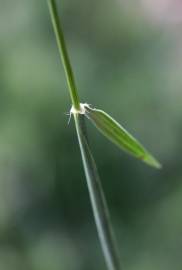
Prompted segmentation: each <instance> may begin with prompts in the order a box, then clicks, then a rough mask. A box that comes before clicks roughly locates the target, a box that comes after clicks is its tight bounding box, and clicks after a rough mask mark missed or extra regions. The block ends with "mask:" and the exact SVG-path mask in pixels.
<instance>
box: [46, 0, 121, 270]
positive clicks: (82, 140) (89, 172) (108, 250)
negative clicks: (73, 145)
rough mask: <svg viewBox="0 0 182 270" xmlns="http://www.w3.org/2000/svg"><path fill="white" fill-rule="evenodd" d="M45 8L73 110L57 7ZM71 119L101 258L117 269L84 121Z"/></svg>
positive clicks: (74, 102) (77, 116)
mask: <svg viewBox="0 0 182 270" xmlns="http://www.w3.org/2000/svg"><path fill="white" fill-rule="evenodd" d="M48 5H49V10H50V14H51V19H52V24H53V28H54V32H55V35H56V39H57V44H58V48H59V52H60V55H61V59H62V62H63V66H64V70H65V73H66V78H67V83H68V88H69V92H70V96H71V101H72V105H73V106H74V108H75V109H76V110H79V109H80V101H79V97H78V93H77V89H76V85H75V80H74V76H73V71H72V68H71V64H70V61H69V57H68V53H67V49H66V45H65V40H64V35H63V31H62V28H61V24H60V20H59V16H58V11H57V6H56V2H55V0H48ZM74 121H75V126H76V131H77V136H78V141H79V146H80V151H81V156H82V161H83V166H84V171H85V176H86V180H87V186H88V190H89V195H90V200H91V204H92V209H93V214H94V218H95V223H96V226H97V231H98V236H99V240H100V243H101V247H102V250H103V254H104V257H105V261H106V264H107V267H108V270H119V269H120V266H119V265H120V263H119V257H118V255H117V250H116V248H115V244H114V240H113V233H112V228H111V224H110V220H109V213H108V208H107V205H106V200H105V197H104V193H103V189H102V185H101V182H100V179H99V175H98V172H97V168H96V164H95V161H94V158H93V156H92V153H91V150H90V147H89V144H88V138H87V134H86V128H85V125H84V124H85V123H84V116H83V115H80V114H77V113H75V114H74Z"/></svg>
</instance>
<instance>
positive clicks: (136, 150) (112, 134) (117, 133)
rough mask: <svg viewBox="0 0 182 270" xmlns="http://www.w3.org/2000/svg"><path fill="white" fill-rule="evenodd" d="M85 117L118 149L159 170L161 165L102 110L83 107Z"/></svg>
mask: <svg viewBox="0 0 182 270" xmlns="http://www.w3.org/2000/svg"><path fill="white" fill-rule="evenodd" d="M85 115H86V116H87V118H88V119H90V120H91V121H92V123H93V124H94V125H95V126H96V127H97V129H98V130H99V131H100V132H101V133H102V134H103V135H104V136H105V137H107V138H108V139H109V140H110V141H112V142H113V143H114V144H116V145H117V146H118V147H119V148H121V149H123V150H124V151H126V152H128V153H130V154H131V155H133V156H134V157H136V158H138V159H140V160H142V161H144V162H145V163H147V164H148V165H150V166H153V167H155V168H158V169H159V168H161V164H160V163H159V162H158V161H157V160H156V159H155V158H154V157H153V156H152V155H151V154H150V153H149V152H148V151H147V150H146V149H145V148H144V147H143V146H142V144H141V143H140V142H138V140H137V139H135V138H134V137H133V136H132V135H131V134H130V133H129V132H128V131H126V129H125V128H123V127H122V126H121V125H120V124H119V123H118V122H116V121H115V120H114V119H113V118H112V117H111V116H110V115H108V114H107V113H105V112H104V111H102V110H98V109H92V108H91V107H90V106H88V105H85Z"/></svg>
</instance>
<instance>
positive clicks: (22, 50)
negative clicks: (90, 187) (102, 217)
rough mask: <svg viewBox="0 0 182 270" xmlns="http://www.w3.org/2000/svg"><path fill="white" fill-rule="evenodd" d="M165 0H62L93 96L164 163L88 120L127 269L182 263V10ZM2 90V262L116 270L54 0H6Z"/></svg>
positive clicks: (82, 83) (8, 267)
mask: <svg viewBox="0 0 182 270" xmlns="http://www.w3.org/2000/svg"><path fill="white" fill-rule="evenodd" d="M160 2H161V0H160V1H158V2H157V1H154V2H153V5H152V4H151V1H150V0H146V1H145V0H140V1H137V3H136V1H132V0H130V1H126V0H125V1H124V0H123V1H121V0H117V1H109V0H100V1H96V0H92V1H89V0H84V1H81V0H67V1H66V0H62V1H59V0H58V5H59V12H60V14H61V18H62V22H63V26H64V32H65V36H66V41H67V45H68V49H69V53H70V56H71V60H72V64H73V68H74V71H75V76H76V81H77V85H78V88H79V93H80V96H81V99H82V102H87V103H90V104H92V105H93V106H96V107H98V108H101V109H103V110H105V111H106V112H108V113H110V114H111V115H112V116H113V117H114V118H115V119H117V120H118V121H119V122H120V123H121V124H123V125H124V126H125V127H126V128H127V129H128V130H129V131H130V132H131V133H132V134H133V135H135V136H136V137H137V138H138V139H140V141H141V142H143V143H144V145H146V146H147V148H148V149H149V150H150V151H151V152H152V153H153V154H154V155H155V156H156V157H157V158H158V159H159V160H160V161H161V163H162V164H163V169H162V170H161V171H156V170H154V169H152V168H150V167H147V166H146V165H145V164H142V163H141V162H140V161H137V160H135V159H133V158H132V157H129V156H127V155H126V154H125V153H122V152H121V151H120V150H118V149H117V148H116V147H115V146H113V145H112V144H111V143H110V142H108V141H107V140H106V139H104V138H103V137H102V136H101V135H100V134H99V133H98V132H97V131H96V130H95V128H94V127H93V126H90V125H89V124H88V130H89V134H90V141H91V146H92V150H93V153H94V156H95V159H96V161H97V164H98V168H99V172H100V176H101V179H102V182H103V187H104V190H105V193H106V198H107V200H108V204H109V208H110V211H111V217H112V222H113V226H114V229H115V233H116V237H117V241H118V246H119V250H120V256H121V261H122V264H123V269H126V270H153V269H155V270H158V269H160V270H168V269H170V270H171V269H174V270H178V269H180V270H181V269H182V257H181V252H182V212H181V203H182V182H181V180H182V172H181V162H182V157H181V136H182V122H181V114H182V105H181V103H182V102H181V101H182V91H181V88H182V76H181V70H182V49H181V48H182V38H181V20H180V19H181V17H182V8H181V13H180V9H179V8H178V7H177V8H176V10H178V17H175V14H176V13H175V12H176V11H175V9H172V8H171V9H168V12H166V10H165V9H164V8H163V9H162V11H161V13H160V12H159V7H160V8H161V6H160ZM163 2H165V1H163ZM168 2H170V1H168ZM174 2H175V1H174ZM149 3H150V4H151V5H149ZM176 5H177V1H176ZM174 7H175V3H174ZM160 10H161V9H160ZM170 12H171V13H170ZM180 14H181V17H180ZM174 18H178V20H177V21H176V20H174ZM0 89H1V91H0V269H2V270H16V269H17V270H21V269H27V270H58V269H59V270H60V269H61V270H72V269H74V270H91V269H106V267H105V263H104V259H103V257H102V253H101V249H100V245H99V242H98V239H97V234H96V229H95V224H94V221H93V216H92V211H91V206H90V202H89V197H88V191H87V187H86V182H85V177H84V173H83V168H82V164H81V158H80V153H79V148H78V144H77V139H76V134H75V128H74V125H73V121H71V123H70V125H69V126H68V124H67V123H68V116H67V115H66V113H67V112H69V110H70V106H71V105H70V98H69V95H68V90H67V86H66V81H65V76H64V72H63V68H62V65H61V63H60V59H59V55H58V50H57V46H56V42H55V37H54V35H53V30H52V26H51V22H50V17H49V13H48V8H47V3H46V1H43V0H41V1H36V0H31V1H29V0H24V1H20V0H14V1H10V0H6V1H4V0H0Z"/></svg>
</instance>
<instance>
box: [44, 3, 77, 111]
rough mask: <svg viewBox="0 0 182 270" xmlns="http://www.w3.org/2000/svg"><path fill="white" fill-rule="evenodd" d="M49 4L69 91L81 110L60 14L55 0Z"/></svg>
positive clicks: (75, 104)
mask: <svg viewBox="0 0 182 270" xmlns="http://www.w3.org/2000/svg"><path fill="white" fill-rule="evenodd" d="M48 6H49V10H50V15H51V20H52V24H53V28H54V32H55V36H56V40H57V45H58V49H59V53H60V56H61V60H62V63H63V67H64V71H65V74H66V79H67V84H68V88H69V92H70V96H71V101H72V104H73V106H74V107H75V109H77V110H79V109H80V101H79V97H78V92H77V89H76V84H75V79H74V76H73V71H72V67H71V64H70V60H69V57H68V52H67V49H66V45H65V40H64V35H63V31H62V28H61V23H60V20H59V15H58V11H57V6H56V2H55V0H48Z"/></svg>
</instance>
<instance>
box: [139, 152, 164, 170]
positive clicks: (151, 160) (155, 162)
mask: <svg viewBox="0 0 182 270" xmlns="http://www.w3.org/2000/svg"><path fill="white" fill-rule="evenodd" d="M143 161H144V162H145V163H146V164H148V165H150V166H152V167H154V168H156V169H162V164H161V163H160V162H159V161H158V160H157V159H155V158H154V157H153V156H152V155H151V154H149V153H148V154H147V155H146V156H145V157H144V158H143Z"/></svg>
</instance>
